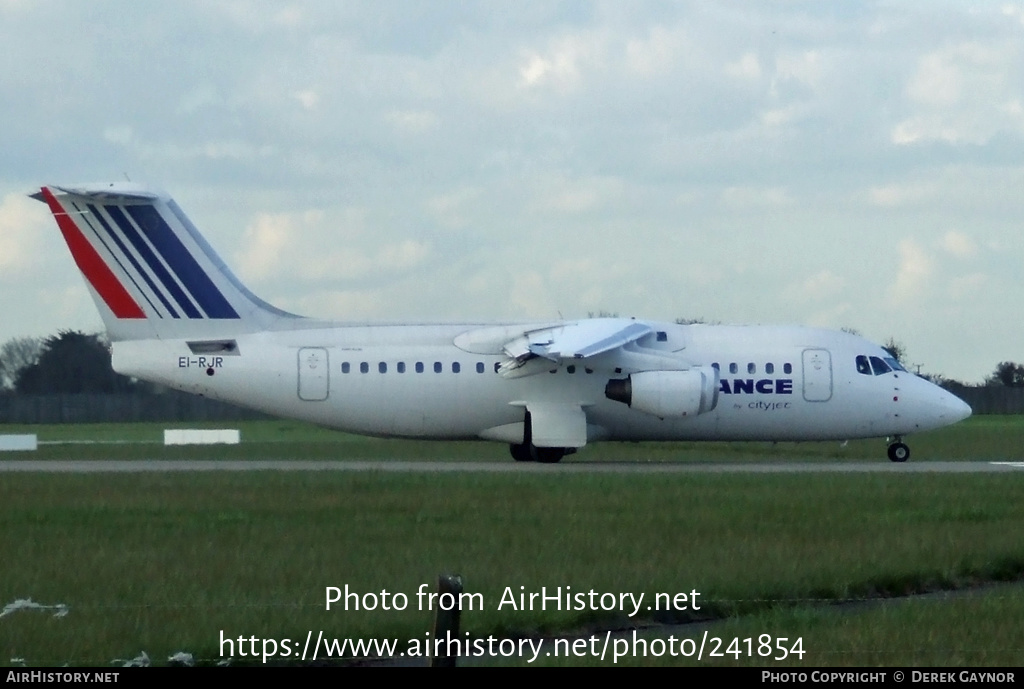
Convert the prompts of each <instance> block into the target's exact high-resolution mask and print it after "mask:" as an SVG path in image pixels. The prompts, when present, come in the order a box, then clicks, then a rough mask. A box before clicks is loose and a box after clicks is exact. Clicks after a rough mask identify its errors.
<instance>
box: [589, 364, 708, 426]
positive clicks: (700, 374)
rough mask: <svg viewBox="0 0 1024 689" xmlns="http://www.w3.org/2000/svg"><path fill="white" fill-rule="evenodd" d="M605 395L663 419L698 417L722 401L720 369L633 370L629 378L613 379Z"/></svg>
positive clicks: (605, 389) (606, 387)
mask: <svg viewBox="0 0 1024 689" xmlns="http://www.w3.org/2000/svg"><path fill="white" fill-rule="evenodd" d="M604 395H605V397H607V398H608V399H610V400H615V401H616V402H622V403H623V404H626V405H628V406H629V407H630V409H636V410H637V411H642V412H644V413H646V414H653V415H654V416H657V417H659V418H662V419H664V418H668V417H680V416H696V415H697V414H704V413H705V412H709V411H711V410H712V409H714V408H715V406H716V405H717V404H718V369H716V368H711V367H699V368H691V369H689V370H687V371H641V372H640V373H632V374H630V375H629V376H628V377H626V378H613V379H612V380H609V381H608V385H606V386H605V388H604Z"/></svg>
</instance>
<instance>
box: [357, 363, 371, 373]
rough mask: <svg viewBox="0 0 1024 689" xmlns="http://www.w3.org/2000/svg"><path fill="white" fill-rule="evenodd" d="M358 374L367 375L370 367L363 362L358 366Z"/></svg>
mask: <svg viewBox="0 0 1024 689" xmlns="http://www.w3.org/2000/svg"><path fill="white" fill-rule="evenodd" d="M359 372H360V373H369V372H370V365H369V364H368V363H366V362H365V361H364V362H363V363H361V364H359Z"/></svg>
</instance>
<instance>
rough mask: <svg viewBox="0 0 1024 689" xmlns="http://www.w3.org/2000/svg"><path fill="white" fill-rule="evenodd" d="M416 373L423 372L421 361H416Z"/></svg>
mask: <svg viewBox="0 0 1024 689" xmlns="http://www.w3.org/2000/svg"><path fill="white" fill-rule="evenodd" d="M416 373H423V362H422V361H417V362H416Z"/></svg>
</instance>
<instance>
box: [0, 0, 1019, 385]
mask: <svg viewBox="0 0 1024 689" xmlns="http://www.w3.org/2000/svg"><path fill="white" fill-rule="evenodd" d="M0 45H3V46H4V50H3V51H2V53H0V343H2V342H4V341H6V340H8V339H10V338H13V337H21V336H45V335H50V334H54V333H56V332H57V331H59V330H62V329H81V330H85V331H87V332H96V331H99V330H100V329H101V324H100V320H99V316H98V314H97V312H96V310H95V309H94V307H93V305H92V301H91V299H90V297H89V295H88V292H87V290H86V287H85V283H84V280H83V279H82V277H81V276H80V274H79V273H78V272H77V269H76V268H75V266H74V263H73V261H72V259H71V256H70V254H69V252H68V251H67V248H66V247H65V246H64V244H63V242H62V240H61V238H60V234H59V232H58V230H57V228H56V225H55V223H54V222H53V220H52V218H50V216H49V213H48V211H47V210H46V207H45V206H44V205H43V204H40V203H38V202H36V201H33V200H31V199H28V198H27V194H29V193H31V192H33V191H36V190H37V189H38V188H39V187H40V186H41V185H43V184H69V183H75V182H101V181H116V180H123V179H125V178H129V179H131V180H132V181H135V182H143V183H146V184H150V185H153V186H155V187H158V188H161V189H163V190H166V191H167V192H168V193H170V194H171V195H172V196H173V197H174V198H175V200H176V201H177V202H178V203H179V205H180V206H181V207H182V208H183V209H184V210H185V212H186V213H187V214H188V215H189V217H190V218H191V219H192V221H193V222H194V223H195V224H196V226H197V227H199V228H200V230H201V231H202V232H203V233H204V234H205V235H206V237H207V239H208V240H209V241H210V243H211V244H212V245H213V247H214V248H215V249H216V250H217V251H218V252H219V253H220V254H221V255H222V256H223V258H224V259H225V260H226V262H227V263H228V264H229V265H230V266H231V267H232V268H233V269H234V271H235V272H236V273H237V274H238V275H239V277H240V278H242V280H243V281H244V282H245V283H246V284H247V285H248V286H249V287H250V289H252V290H253V291H254V292H255V293H256V294H258V295H259V296H261V297H262V298H264V299H266V300H267V301H270V302H271V303H273V304H274V305H276V306H279V307H281V308H284V309H286V310H289V311H293V312H296V313H301V314H304V315H310V316H317V317H323V318H334V319H341V320H347V319H352V320H376V319H380V320H386V321H401V320H414V321H431V320H438V321H446V322H451V321H461V320H467V321H481V320H486V321H501V320H524V319H527V320H528V319H539V320H547V319H552V318H558V317H564V318H577V317H586V316H587V315H588V314H596V313H616V314H619V315H621V316H635V317H637V318H647V319H659V320H669V321H671V320H674V319H676V318H686V319H703V320H705V321H708V322H721V323H747V324H765V325H769V324H802V325H811V326H821V327H828V328H836V329H838V328H847V329H854V330H856V331H858V332H860V333H861V334H862V335H864V336H865V337H868V338H869V339H872V340H875V341H877V342H884V341H885V340H888V339H889V338H894V339H895V340H896V341H898V342H900V343H901V344H903V345H904V347H905V350H906V354H907V361H908V362H909V363H910V364H912V365H914V366H915V367H920V370H921V371H922V372H924V373H930V374H937V375H942V376H945V377H947V378H954V379H958V380H962V381H966V382H981V381H982V380H984V379H985V378H986V377H987V376H988V375H989V374H990V373H991V372H992V371H993V370H994V368H995V366H996V364H997V363H998V362H1000V361H1007V360H1009V361H1017V362H1024V317H1022V315H1021V314H1022V311H1024V309H1022V308H1021V307H1022V301H1024V299H1022V297H1024V270H1022V267H1024V238H1022V235H1021V232H1020V228H1019V225H1020V223H1021V222H1022V221H1024V2H1008V3H1004V4H1001V3H999V2H992V3H976V2H941V1H940V2H936V1H935V0H929V1H928V2H924V1H919V2H914V1H913V0H909V1H900V2H829V3H821V2H795V1H785V2H770V1H767V2H762V1H759V2H727V1H726V2H714V3H711V2H674V1H673V2H667V1H666V2H662V1H657V2H653V1H652V2H648V1H644V0H631V1H630V2H628V3H626V2H600V1H595V2H556V1H553V0H541V1H532V0H518V1H517V2H515V3H511V2H484V1H481V2H455V1H444V2H416V1H415V0H395V1H393V0H383V1H382V0H375V1H373V2H336V1H335V0H324V1H322V2H318V1H315V0H303V2H296V3H288V2H282V1H281V0H274V1H273V2H255V1H247V0H225V1H222V2H215V3H209V2H190V1H188V0H181V1H178V2H174V3H138V2H126V1H120V0H91V1H90V2H87V3H86V2H73V1H66V2H58V1H56V0H53V1H48V0H38V1H32V0H0Z"/></svg>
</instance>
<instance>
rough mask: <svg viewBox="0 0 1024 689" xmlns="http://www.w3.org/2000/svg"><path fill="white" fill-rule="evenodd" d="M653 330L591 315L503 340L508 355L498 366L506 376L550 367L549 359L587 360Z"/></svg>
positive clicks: (517, 376)
mask: <svg viewBox="0 0 1024 689" xmlns="http://www.w3.org/2000/svg"><path fill="white" fill-rule="evenodd" d="M652 332H654V328H652V327H651V326H649V325H647V324H645V323H640V322H637V321H634V320H632V319H627V318H591V319H587V320H582V321H575V322H571V323H565V324H560V325H557V326H553V327H545V328H539V329H537V330H532V331H527V332H526V333H524V334H523V335H522V336H521V337H517V338H515V339H514V340H511V341H510V342H508V343H506V344H505V345H504V347H503V350H504V352H505V354H506V355H508V357H509V361H506V362H505V363H504V364H502V365H501V367H500V368H499V372H500V373H501V375H503V376H505V377H506V378H520V377H523V376H528V375H532V374H534V373H540V372H541V371H543V370H548V369H550V368H551V364H552V362H553V363H555V364H556V365H557V364H560V363H561V362H562V361H564V360H566V359H569V360H579V359H588V358H590V357H594V356H597V355H598V354H604V353H605V352H610V351H612V350H613V349H617V348H618V347H622V346H624V345H627V344H629V343H631V342H636V341H637V340H639V339H640V338H641V337H644V336H645V335H648V334H650V333H652Z"/></svg>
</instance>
